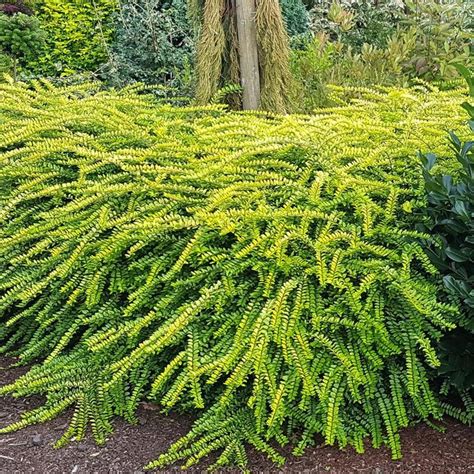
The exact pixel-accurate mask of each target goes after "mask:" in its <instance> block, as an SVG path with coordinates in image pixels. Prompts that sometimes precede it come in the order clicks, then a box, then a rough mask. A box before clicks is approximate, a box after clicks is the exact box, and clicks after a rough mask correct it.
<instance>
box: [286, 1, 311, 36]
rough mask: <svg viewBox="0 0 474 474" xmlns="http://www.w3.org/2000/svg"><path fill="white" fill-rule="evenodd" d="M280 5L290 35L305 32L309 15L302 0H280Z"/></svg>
mask: <svg viewBox="0 0 474 474" xmlns="http://www.w3.org/2000/svg"><path fill="white" fill-rule="evenodd" d="M280 5H281V8H282V12H283V17H284V18H285V22H286V27H287V29H288V33H289V34H290V36H297V35H302V34H305V33H307V31H308V28H309V15H308V11H307V10H306V7H305V6H304V4H303V2H302V0H280Z"/></svg>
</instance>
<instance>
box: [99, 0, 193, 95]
mask: <svg viewBox="0 0 474 474" xmlns="http://www.w3.org/2000/svg"><path fill="white" fill-rule="evenodd" d="M114 30H115V31H114V40H113V42H112V45H111V55H112V57H111V61H110V63H109V65H108V69H109V70H108V72H107V76H108V78H109V80H110V81H111V82H112V83H118V84H126V83H130V82H136V81H138V82H144V83H148V84H163V85H168V86H172V87H176V88H178V89H179V90H181V91H182V92H183V93H187V94H189V93H190V92H191V91H190V88H191V85H192V84H191V83H192V77H193V76H192V62H193V55H194V38H193V34H192V28H191V25H190V22H189V19H188V16H187V0H165V1H161V0H159V1H157V0H125V1H122V2H121V3H120V7H119V10H118V11H117V13H116V14H115V16H114Z"/></svg>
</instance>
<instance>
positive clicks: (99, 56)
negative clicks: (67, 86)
mask: <svg viewBox="0 0 474 474" xmlns="http://www.w3.org/2000/svg"><path fill="white" fill-rule="evenodd" d="M116 6H117V1H116V0H93V1H83V0H36V1H35V2H34V9H35V14H36V15H37V17H38V18H39V20H40V22H41V27H42V28H43V30H45V31H46V33H47V37H46V45H45V47H44V48H43V50H42V51H41V54H36V58H35V60H31V61H30V62H29V64H28V70H29V72H30V74H33V75H45V76H52V77H54V76H64V75H71V74H74V73H81V72H86V71H87V72H93V73H98V72H100V71H101V70H102V68H103V65H104V64H105V63H106V62H107V61H108V60H109V52H108V44H109V43H110V40H111V38H112V35H113V29H112V24H111V19H112V16H113V13H114V11H115V10H116Z"/></svg>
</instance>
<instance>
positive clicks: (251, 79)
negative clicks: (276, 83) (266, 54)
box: [235, 0, 260, 110]
mask: <svg viewBox="0 0 474 474" xmlns="http://www.w3.org/2000/svg"><path fill="white" fill-rule="evenodd" d="M235 5H236V13H237V34H238V37H239V57H240V77H241V84H242V88H243V108H244V110H256V109H258V108H259V107H260V72H259V66H258V47H257V29H256V25H255V10H256V7H255V0H235Z"/></svg>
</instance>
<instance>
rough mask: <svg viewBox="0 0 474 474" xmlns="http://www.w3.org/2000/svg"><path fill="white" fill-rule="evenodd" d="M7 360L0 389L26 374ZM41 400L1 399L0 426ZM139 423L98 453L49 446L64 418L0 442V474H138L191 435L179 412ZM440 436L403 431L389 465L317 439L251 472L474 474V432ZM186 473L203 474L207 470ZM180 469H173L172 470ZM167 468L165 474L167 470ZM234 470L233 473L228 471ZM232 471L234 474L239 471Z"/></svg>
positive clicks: (381, 454)
mask: <svg viewBox="0 0 474 474" xmlns="http://www.w3.org/2000/svg"><path fill="white" fill-rule="evenodd" d="M10 361H11V359H7V358H3V359H0V367H2V370H0V386H1V385H4V384H6V383H9V382H12V381H13V380H15V379H16V378H17V377H18V376H19V375H21V374H22V373H24V372H25V369H24V368H10V369H7V370H4V369H5V368H6V367H8V365H9V362H10ZM39 401H40V400H39V399H35V398H29V399H12V398H2V399H1V402H0V425H1V426H5V425H6V424H8V423H10V422H12V421H14V420H16V419H18V417H19V414H20V413H21V412H23V411H25V410H28V409H31V408H33V406H34V405H35V404H38V402H39ZM138 419H139V420H140V421H139V424H138V425H130V424H127V423H126V422H124V421H123V420H117V421H116V423H115V427H116V431H115V432H114V434H113V435H112V436H111V438H110V439H109V441H108V443H107V444H106V445H105V446H104V447H102V448H101V447H98V446H97V445H96V444H95V443H94V441H93V440H91V439H90V438H87V439H85V440H84V441H82V442H81V443H72V444H71V445H68V446H66V447H65V448H62V449H59V450H58V449H54V448H53V447H52V445H53V443H54V441H56V440H57V439H58V438H59V437H60V436H61V434H62V432H63V431H64V430H65V429H66V428H67V424H68V420H69V415H68V414H65V415H63V416H61V417H59V418H56V419H55V420H53V421H51V422H49V423H45V424H41V425H36V426H29V427H28V428H26V429H24V430H22V431H20V432H17V433H13V434H7V435H1V436H0V474H4V473H5V474H6V473H8V474H14V473H22V474H26V473H29V472H39V473H48V474H52V473H96V472H97V473H112V472H113V473H120V474H125V473H127V474H128V473H139V472H142V469H143V466H144V465H145V464H146V463H147V462H148V461H149V460H150V459H153V458H155V457H156V456H157V454H159V453H161V452H164V451H166V449H167V448H168V447H169V446H170V444H171V443H172V442H174V441H176V440H177V439H178V438H180V437H181V436H184V435H185V434H186V433H187V432H188V431H189V429H190V427H191V424H192V419H191V418H190V417H189V416H182V415H178V414H172V415H163V414H161V413H160V411H159V409H157V407H155V406H154V405H149V404H142V405H141V407H140V409H139V411H138ZM440 426H444V427H445V429H446V430H445V432H444V433H439V432H437V431H436V430H434V429H432V428H431V427H429V426H427V425H426V424H421V425H417V426H415V427H411V428H408V429H405V430H404V431H403V432H402V435H401V438H402V448H403V453H404V457H403V459H402V460H401V461H392V460H391V458H390V452H389V450H388V449H385V448H382V449H377V450H375V449H371V448H368V449H367V452H366V453H365V455H363V456H361V455H358V454H356V453H355V451H354V450H353V449H352V448H348V449H345V450H342V451H341V450H339V449H337V447H335V446H324V445H323V444H322V440H319V443H318V444H317V445H316V446H314V447H312V448H308V449H307V451H306V453H305V455H304V456H302V457H294V456H291V454H290V450H288V452H287V453H285V454H287V455H288V461H287V463H286V465H285V466H283V467H282V468H280V469H279V468H277V467H276V466H275V465H273V464H272V463H271V462H270V461H269V460H268V459H267V458H266V457H265V456H264V455H262V454H260V453H256V452H254V451H251V452H249V461H250V464H249V468H250V469H251V471H252V472H338V473H341V472H367V473H388V472H443V473H447V472H472V471H473V470H474V428H473V427H468V426H464V425H461V424H460V423H458V422H455V421H453V420H449V419H448V420H446V421H445V422H444V423H442V424H440ZM208 464H209V463H203V464H202V465H200V467H199V468H195V469H192V470H191V471H192V472H202V471H203V470H204V468H205V465H208ZM176 470H178V469H176ZM170 471H171V470H170V469H167V470H166V471H165V472H170ZM226 472H232V470H226ZM236 472H240V471H237V470H236Z"/></svg>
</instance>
